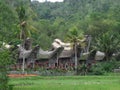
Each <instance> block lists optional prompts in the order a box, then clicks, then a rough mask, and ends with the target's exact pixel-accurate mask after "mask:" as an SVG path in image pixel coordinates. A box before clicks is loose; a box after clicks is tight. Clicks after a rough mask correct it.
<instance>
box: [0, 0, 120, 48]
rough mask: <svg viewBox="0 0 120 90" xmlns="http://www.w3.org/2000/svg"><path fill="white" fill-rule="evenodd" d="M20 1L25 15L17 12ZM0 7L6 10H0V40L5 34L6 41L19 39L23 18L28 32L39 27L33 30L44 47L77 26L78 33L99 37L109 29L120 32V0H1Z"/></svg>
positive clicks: (47, 46) (35, 37)
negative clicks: (51, 1)
mask: <svg viewBox="0 0 120 90" xmlns="http://www.w3.org/2000/svg"><path fill="white" fill-rule="evenodd" d="M20 5H23V6H24V8H25V10H24V11H25V13H24V14H25V15H24V16H22V15H21V16H20V13H19V12H18V13H19V14H17V12H16V8H20ZM3 7H4V8H3ZM0 8H1V10H2V11H4V12H2V13H0V22H1V27H0V30H1V31H2V32H1V33H0V40H3V35H6V36H5V37H4V41H5V40H6V41H7V42H14V41H17V40H15V38H16V37H17V38H18V37H19V34H20V30H21V29H20V26H19V24H20V22H19V21H21V20H22V19H23V18H24V20H26V22H27V32H30V31H31V30H32V31H33V30H34V29H35V28H36V29H37V33H34V34H33V32H31V37H32V38H33V41H34V44H39V45H40V46H41V47H42V48H44V49H48V48H50V46H51V42H52V41H53V39H55V38H60V39H62V40H65V38H66V35H67V34H68V33H67V32H68V31H69V30H70V29H72V28H74V27H76V28H77V30H79V34H81V31H82V32H84V34H91V35H92V37H96V38H98V36H99V35H100V36H101V35H102V34H104V33H106V32H107V31H109V30H112V31H113V32H115V33H118V32H120V27H119V26H120V19H119V16H120V13H119V10H120V1H119V0H115V1H113V0H64V2H61V3H58V2H56V3H50V2H45V3H39V2H37V1H34V2H30V0H11V1H9V0H0ZM8 13H9V14H8ZM22 14H23V13H22ZM6 18H7V19H6ZM20 19H21V20H20ZM3 31H4V32H3ZM61 36H62V37H61ZM94 39H95V38H93V41H94Z"/></svg>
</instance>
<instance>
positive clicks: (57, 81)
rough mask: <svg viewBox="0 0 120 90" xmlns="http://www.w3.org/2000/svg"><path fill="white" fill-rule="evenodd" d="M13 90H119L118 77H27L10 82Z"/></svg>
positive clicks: (119, 79)
mask: <svg viewBox="0 0 120 90" xmlns="http://www.w3.org/2000/svg"><path fill="white" fill-rule="evenodd" d="M10 81H11V83H10V84H12V85H13V86H14V87H13V90H21V89H22V90H39V89H40V90H47V89H48V88H49V90H56V89H57V90H119V88H120V86H119V83H120V77H119V76H84V77H83V76H66V77H62V76H60V77H41V76H38V77H27V78H14V79H11V80H10Z"/></svg>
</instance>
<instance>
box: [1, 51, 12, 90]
mask: <svg viewBox="0 0 120 90" xmlns="http://www.w3.org/2000/svg"><path fill="white" fill-rule="evenodd" d="M9 65H10V52H9V51H8V50H5V49H2V50H0V90H8V76H7V71H8V68H9V67H8V66H9Z"/></svg>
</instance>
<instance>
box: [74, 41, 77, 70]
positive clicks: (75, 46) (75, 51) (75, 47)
mask: <svg viewBox="0 0 120 90" xmlns="http://www.w3.org/2000/svg"><path fill="white" fill-rule="evenodd" d="M74 53H75V70H76V72H77V65H78V60H77V44H76V43H75V45H74Z"/></svg>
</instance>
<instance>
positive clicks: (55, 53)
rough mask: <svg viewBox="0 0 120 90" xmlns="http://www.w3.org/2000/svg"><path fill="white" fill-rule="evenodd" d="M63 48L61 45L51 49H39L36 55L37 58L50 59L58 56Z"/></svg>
mask: <svg viewBox="0 0 120 90" xmlns="http://www.w3.org/2000/svg"><path fill="white" fill-rule="evenodd" d="M63 49H64V48H63V47H59V48H56V49H54V50H53V51H44V50H42V49H40V50H39V52H38V55H37V59H51V58H55V57H59V55H60V53H61V52H62V51H63Z"/></svg>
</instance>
